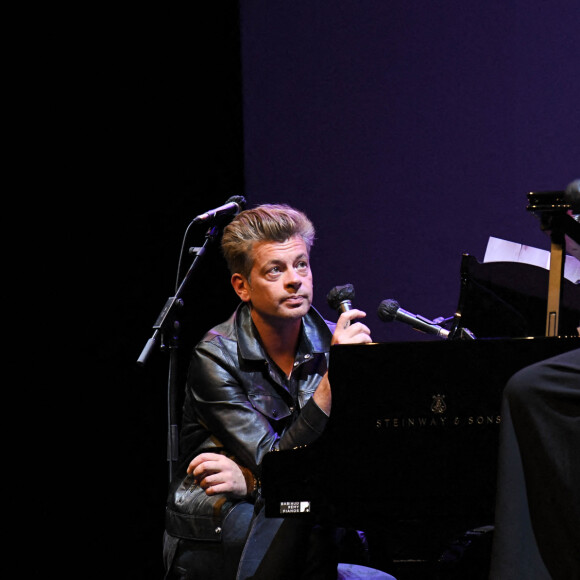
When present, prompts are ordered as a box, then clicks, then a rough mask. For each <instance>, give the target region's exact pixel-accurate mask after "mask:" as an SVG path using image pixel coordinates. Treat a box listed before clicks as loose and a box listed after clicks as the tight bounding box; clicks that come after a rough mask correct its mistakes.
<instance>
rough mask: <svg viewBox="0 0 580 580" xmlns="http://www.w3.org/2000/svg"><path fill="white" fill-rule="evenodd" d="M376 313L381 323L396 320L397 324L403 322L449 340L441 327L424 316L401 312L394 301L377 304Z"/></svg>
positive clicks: (446, 331) (447, 334) (447, 333)
mask: <svg viewBox="0 0 580 580" xmlns="http://www.w3.org/2000/svg"><path fill="white" fill-rule="evenodd" d="M377 313H378V315H379V318H380V319H381V320H382V321H383V322H391V321H393V320H398V321H399V322H404V323H405V324H408V325H409V326H411V327H412V328H414V329H415V330H419V331H420V332H424V333H426V334H433V335H435V336H438V337H439V338H443V339H447V338H449V331H448V330H446V329H445V328H443V327H442V326H439V325H438V324H435V323H434V322H433V321H432V320H429V319H428V318H425V317H424V316H421V315H419V314H411V313H410V312H407V311H406V310H403V309H402V308H401V307H400V306H399V303H398V302H397V301H396V300H383V301H382V302H381V303H380V304H379V309H378V312H377Z"/></svg>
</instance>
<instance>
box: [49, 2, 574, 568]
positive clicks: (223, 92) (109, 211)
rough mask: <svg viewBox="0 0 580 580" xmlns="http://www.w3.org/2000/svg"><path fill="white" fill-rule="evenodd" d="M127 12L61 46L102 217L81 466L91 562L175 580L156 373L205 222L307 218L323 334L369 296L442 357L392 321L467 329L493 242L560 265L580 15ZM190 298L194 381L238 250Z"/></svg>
mask: <svg viewBox="0 0 580 580" xmlns="http://www.w3.org/2000/svg"><path fill="white" fill-rule="evenodd" d="M128 12H129V11H128V10H125V11H123V12H122V13H116V14H113V13H111V14H97V15H94V19H93V20H91V19H89V18H87V19H86V21H85V20H83V26H80V27H79V28H78V32H76V33H75V34H74V42H72V43H70V42H68V43H67V42H59V41H58V40H55V43H56V45H57V47H58V48H57V50H56V51H55V54H56V55H57V56H56V57H55V60H56V61H58V63H59V67H58V70H59V71H61V72H60V74H61V75H62V77H63V84H64V86H67V87H69V86H74V87H75V91H73V92H72V94H71V92H70V91H68V92H67V95H66V98H65V96H62V99H58V98H56V97H53V98H55V101H58V105H59V110H62V111H63V114H68V115H70V114H71V113H72V115H71V116H72V123H71V124H72V125H74V128H71V135H74V138H73V139H71V140H70V143H69V144H68V145H69V146H70V150H71V151H72V152H73V155H72V159H73V160H74V163H73V164H74V166H75V177H76V182H75V183H74V184H73V185H75V186H77V187H78V189H79V190H80V191H82V192H83V196H84V197H83V199H85V200H87V201H88V205H89V206H90V211H87V213H86V215H85V216H84V218H83V219H82V220H79V222H80V224H79V227H80V229H81V230H82V235H83V239H84V240H86V246H83V248H82V254H83V255H82V257H81V258H78V257H77V258H75V259H74V260H73V263H74V264H75V267H76V268H77V271H78V272H79V274H80V275H81V276H82V282H80V281H78V280H77V282H76V290H75V293H76V294H80V295H81V296H80V299H81V302H83V300H84V299H85V298H86V303H83V305H82V307H81V308H82V309H81V310H79V311H78V312H79V321H82V324H81V325H80V326H82V328H83V329H84V330H85V332H83V333H78V334H82V338H80V339H79V342H80V345H81V349H82V351H83V355H84V356H83V357H82V358H80V359H79V360H80V361H81V362H82V363H83V366H82V376H83V379H82V381H81V382H80V385H76V386H75V389H76V390H74V391H73V390H71V398H72V399H74V402H75V406H76V407H75V408H77V409H78V410H79V414H81V415H82V417H83V419H82V421H83V426H82V427H81V428H80V429H79V430H77V431H75V435H74V436H73V439H75V441H74V443H75V446H76V444H77V443H78V445H79V447H82V452H81V451H80V450H79V451H78V452H75V455H77V456H79V460H80V461H81V462H82V463H83V464H85V467H86V469H88V470H89V472H88V473H91V474H92V475H91V477H92V480H91V484H90V488H91V489H93V488H96V489H98V490H99V491H98V493H97V494H94V495H93V496H92V499H91V502H94V503H92V505H91V510H90V514H89V516H85V518H86V517H88V519H89V522H88V527H89V528H90V529H91V530H94V533H89V534H84V533H83V539H84V538H86V542H84V546H83V549H82V550H81V552H80V556H81V558H82V559H83V560H84V561H85V562H89V563H90V566H89V567H90V568H91V570H94V571H95V572H97V571H99V573H102V570H105V571H111V569H112V568H111V563H112V562H114V563H115V564H114V569H115V570H116V571H117V572H118V573H116V574H114V575H115V577H119V578H136V579H137V578H140V579H149V578H151V579H158V578H161V575H162V568H161V536H162V531H163V510H164V502H165V492H166V485H167V463H166V460H165V444H166V427H167V422H166V411H167V405H166V388H167V364H168V356H167V354H165V353H161V352H159V351H155V353H154V354H153V356H152V357H151V359H150V360H149V362H148V364H147V365H146V367H145V368H144V369H137V368H136V364H135V361H136V359H137V357H138V356H139V354H140V352H141V349H142V348H143V347H144V345H145V342H146V341H147V339H148V338H149V337H150V336H151V334H152V329H151V327H152V324H153V322H154V321H155V319H156V317H157V315H158V314H159V312H160V310H161V308H162V307H163V304H164V303H165V300H166V298H167V297H169V296H171V295H173V292H174V285H175V276H176V269H177V262H178V257H179V251H180V247H181V244H182V239H183V235H184V233H185V231H186V228H187V226H188V224H189V223H190V221H191V220H192V219H193V218H194V217H195V216H196V215H197V214H199V213H201V212H202V211H204V210H206V209H209V208H212V207H215V206H218V205H220V204H222V203H223V202H225V200H226V199H227V198H228V197H229V196H231V195H234V194H242V195H245V197H246V199H247V200H248V204H249V205H254V204H256V203H260V202H265V201H268V202H286V203H290V204H293V205H295V206H297V207H299V208H301V209H303V210H305V211H306V212H307V213H308V214H309V215H310V216H311V218H312V219H313V221H314V223H315V225H316V226H317V231H318V239H317V242H316V244H315V247H314V250H313V257H312V263H313V268H314V274H315V284H316V287H315V290H316V294H315V304H316V305H317V306H318V307H319V309H320V310H321V311H322V313H323V314H324V315H325V316H327V317H329V318H334V317H335V315H334V313H333V312H331V311H330V309H329V308H328V307H327V305H326V303H325V295H326V293H327V292H328V290H330V288H332V287H333V286H335V285H337V284H345V283H347V282H349V283H352V284H354V286H355V288H356V294H357V298H356V305H357V306H359V307H361V308H362V309H364V310H365V311H366V312H367V313H368V316H367V323H368V325H369V326H370V327H371V330H372V331H373V337H374V339H375V340H377V341H393V340H405V341H406V340H417V339H421V338H422V337H421V335H418V334H417V333H415V332H413V331H412V330H411V329H410V328H408V327H406V326H404V325H400V324H398V323H393V324H391V325H384V324H383V323H381V322H380V321H379V320H378V318H377V316H376V309H377V306H378V304H379V302H380V301H381V300H383V299H386V298H395V299H397V300H398V301H399V302H400V303H401V306H403V308H406V309H407V310H410V311H412V312H417V313H420V314H423V315H424V316H427V317H430V318H434V317H436V316H449V315H452V314H453V312H454V310H455V307H456V305H457V299H458V292H459V265H460V259H461V254H462V253H463V252H469V253H472V254H474V255H475V256H476V257H478V258H479V259H480V260H481V259H483V254H484V251H485V247H486V244H487V240H488V237H489V236H495V237H500V238H504V239H506V240H509V241H514V242H518V243H524V244H528V245H532V246H535V247H539V248H542V249H549V239H548V238H547V237H546V235H545V234H543V233H542V232H541V231H540V227H539V222H538V220H537V219H536V218H535V217H534V216H532V215H531V214H530V213H528V212H527V211H526V209H525V208H526V205H527V200H526V194H527V192H528V191H530V190H542V189H563V188H564V187H565V186H566V185H567V184H568V183H569V182H570V181H572V180H573V179H575V178H578V177H579V176H580V175H579V171H580V167H579V159H580V143H579V129H580V123H579V121H580V113H579V111H578V94H580V91H579V89H580V81H579V78H578V62H580V50H579V46H578V16H579V9H578V6H577V2H575V1H574V0H557V1H555V2H540V1H533V2H529V0H528V1H526V2H524V1H523V0H510V1H508V2H504V1H502V2H500V1H493V2H486V3H480V2H467V3H466V2H460V1H458V0H452V1H448V2H427V1H421V2H414V3H408V2H395V1H380V0H365V1H363V2H354V1H341V2H333V3H322V2H315V3H313V2H308V1H305V0H298V1H294V2H282V1H279V0H273V1H269V2H267V3H264V2H256V1H255V0H251V1H245V0H244V1H242V2H241V6H240V8H239V10H238V6H237V4H236V3H235V2H220V3H205V4H203V5H195V6H194V7H189V8H179V9H177V8H172V9H164V10H163V11H161V13H147V14H143V13H134V14H133V13H131V14H129V13H128ZM97 23H98V24H97ZM113 23H114V24H113ZM72 53H74V57H71V54H72ZM79 64H80V65H81V69H82V74H81V75H80V76H81V78H80V80H79V82H80V86H79V84H78V83H77V77H76V76H75V75H76V74H78V73H76V72H74V70H77V67H78V65H79ZM55 90H56V89H55ZM65 92H66V91H65ZM69 105H70V106H69ZM204 234H205V230H204V228H195V229H193V230H191V231H190V235H189V237H188V240H186V243H185V245H186V247H190V246H200V245H201V244H202V243H203V241H204ZM187 265H188V263H187ZM184 299H185V309H184V311H183V314H182V316H181V322H182V332H181V342H180V347H181V348H180V353H181V354H180V368H179V373H180V377H179V378H180V380H182V378H183V374H184V372H185V368H186V366H187V351H188V349H190V348H191V346H192V344H193V343H194V342H195V341H196V340H197V339H198V338H199V337H200V335H201V334H202V333H203V332H204V331H205V330H206V329H207V328H209V327H210V326H211V325H212V324H214V323H217V322H219V321H221V320H223V319H225V318H226V317H227V316H228V315H229V313H230V312H231V310H232V309H233V308H234V306H235V300H234V295H233V291H231V289H230V288H229V281H228V274H227V272H226V271H225V266H224V264H223V263H222V261H221V257H220V255H219V252H218V251H213V252H211V253H210V255H209V256H208V257H207V258H206V259H205V260H204V262H203V264H202V267H201V268H200V270H199V271H198V272H196V274H195V277H194V281H193V283H192V284H191V285H190V287H189V288H188V292H187V294H186V296H185V297H184ZM76 335H77V333H76V332H75V336H76ZM75 342H76V339H75ZM77 346H78V345H77ZM79 386H80V388H78V387H79ZM73 393H74V394H73ZM87 416H88V417H89V418H90V420H86V418H87ZM68 436H69V437H70V434H69V435H68ZM87 449H88V450H89V451H88V452H87V451H86V450H87ZM88 473H87V475H88ZM73 487H75V488H76V486H73ZM76 489H80V490H81V493H84V489H85V488H84V487H83V486H82V485H81V486H80V488H76ZM83 524H84V526H83V530H85V529H86V527H87V522H86V521H84V522H83ZM75 529H76V527H75ZM53 556H54V554H53ZM97 575H98V574H97Z"/></svg>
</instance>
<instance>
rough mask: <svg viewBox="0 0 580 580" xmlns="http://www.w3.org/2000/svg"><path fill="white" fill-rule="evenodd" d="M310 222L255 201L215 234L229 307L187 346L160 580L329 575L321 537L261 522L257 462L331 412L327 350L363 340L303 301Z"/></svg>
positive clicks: (353, 321) (326, 539) (304, 437)
mask: <svg viewBox="0 0 580 580" xmlns="http://www.w3.org/2000/svg"><path fill="white" fill-rule="evenodd" d="M313 241H314V227H313V225H312V223H311V222H310V220H309V219H308V218H307V217H306V216H305V215H304V214H303V213H302V212H300V211H298V210H295V209H293V208H291V207H289V206H285V205H261V206H258V207H256V208H253V209H248V210H245V211H243V212H241V213H240V214H238V215H237V216H236V217H235V218H234V219H233V220H232V222H231V223H230V224H229V225H228V226H227V227H226V228H225V229H224V233H223V236H222V250H223V253H224V256H225V258H226V261H227V263H228V266H229V268H230V272H231V274H232V277H231V283H232V286H233V289H234V291H235V292H236V294H237V295H238V296H239V298H240V300H241V303H240V305H239V307H238V308H237V309H236V311H235V312H234V314H233V315H232V316H231V318H230V319H229V320H228V321H226V322H224V323H222V324H220V325H218V326H216V327H215V328H213V329H212V330H210V331H209V332H208V333H207V335H206V336H205V337H204V338H203V339H202V340H201V341H200V343H199V344H198V345H197V346H196V347H195V349H194V352H193V355H192V358H191V363H190V368H189V372H188V378H187V384H186V396H185V402H184V407H183V418H182V429H181V437H180V447H181V454H180V465H179V466H178V469H177V472H176V473H177V475H176V477H175V478H174V481H173V482H172V484H171V486H170V494H169V501H168V506H167V517H166V533H165V536H164V558H165V566H166V571H167V573H166V578H167V580H170V579H171V580H177V579H179V580H200V579H205V578H211V579H215V578H223V579H228V578H236V577H237V578H239V579H240V580H242V579H246V578H267V579H268V580H272V579H277V578H280V579H282V578H292V579H293V580H296V579H298V578H301V577H302V578H336V574H337V572H336V566H337V561H336V556H335V553H334V542H333V534H332V530H326V529H323V528H321V527H313V526H311V525H307V524H304V523H302V522H299V521H297V520H292V519H276V518H273V519H272V518H268V519H267V518H265V517H264V510H263V502H262V499H261V496H260V481H259V479H260V464H261V462H262V459H263V457H264V455H265V454H266V453H268V452H270V451H275V450H278V449H280V450H283V449H291V448H293V447H297V446H302V445H308V444H309V443H311V442H313V441H314V440H315V439H316V438H317V437H318V436H319V435H320V434H321V433H322V432H323V430H324V427H325V425H326V423H327V420H328V416H329V414H330V412H331V403H332V394H331V387H330V383H329V380H328V355H329V350H330V346H331V345H332V344H348V343H369V342H371V341H372V339H371V336H370V330H369V329H368V327H367V326H365V325H364V324H363V323H361V322H357V319H360V318H363V317H364V316H365V313H364V312H362V311H360V310H357V309H352V310H349V311H347V312H344V313H343V314H341V315H340V317H339V319H338V321H337V323H336V324H333V323H330V322H328V321H326V320H324V319H323V318H322V317H321V316H320V314H319V313H318V312H317V311H316V310H315V308H314V307H313V306H312V296H313V280H312V272H311V270H310V249H311V247H312V244H313Z"/></svg>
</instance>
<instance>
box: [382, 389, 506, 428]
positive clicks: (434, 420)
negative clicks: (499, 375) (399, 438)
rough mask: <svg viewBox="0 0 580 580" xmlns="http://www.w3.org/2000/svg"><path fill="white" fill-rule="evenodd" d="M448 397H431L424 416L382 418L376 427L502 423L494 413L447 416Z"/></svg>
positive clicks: (468, 425) (479, 412) (477, 425)
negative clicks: (428, 411) (446, 398)
mask: <svg viewBox="0 0 580 580" xmlns="http://www.w3.org/2000/svg"><path fill="white" fill-rule="evenodd" d="M445 397H446V395H441V394H439V393H438V394H436V395H431V403H430V407H429V409H430V411H431V415H429V413H426V414H424V415H422V414H419V415H415V416H405V417H402V416H400V415H399V416H391V417H381V418H378V419H376V421H375V427H376V428H377V429H389V430H391V429H395V430H399V429H417V428H419V429H421V428H426V427H427V428H429V427H484V426H488V427H489V426H493V425H499V424H500V423H501V415H499V414H497V413H494V412H489V411H487V412H481V411H477V412H475V413H468V414H465V415H455V416H448V415H446V414H445V413H446V411H447V410H448V409H447V403H446V402H445Z"/></svg>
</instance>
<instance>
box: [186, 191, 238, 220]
mask: <svg viewBox="0 0 580 580" xmlns="http://www.w3.org/2000/svg"><path fill="white" fill-rule="evenodd" d="M245 207H246V199H245V198H244V197H243V196H242V195H233V196H232V197H230V198H229V199H228V200H227V202H226V203H225V204H224V205H220V206H219V207H216V208H214V209H210V210H208V211H206V212H205V213H202V214H199V215H198V216H197V217H195V218H194V220H193V222H192V223H194V224H197V223H203V222H207V221H210V220H213V219H216V218H219V217H223V216H227V215H232V216H236V215H238V214H239V213H240V212H241V211H242V210H243V209H244V208H245Z"/></svg>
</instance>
